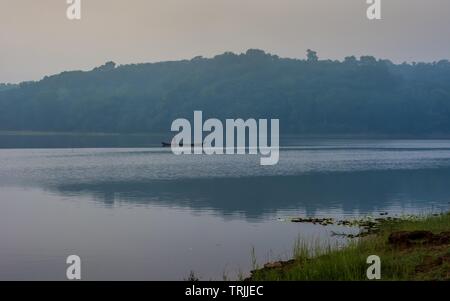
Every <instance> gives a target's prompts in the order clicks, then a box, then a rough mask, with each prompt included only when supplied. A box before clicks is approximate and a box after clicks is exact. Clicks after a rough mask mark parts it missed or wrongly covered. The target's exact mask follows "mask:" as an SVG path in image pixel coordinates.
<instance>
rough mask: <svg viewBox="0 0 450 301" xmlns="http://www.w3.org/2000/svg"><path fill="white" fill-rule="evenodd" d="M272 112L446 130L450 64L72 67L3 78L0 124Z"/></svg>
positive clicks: (198, 62) (227, 58) (91, 128)
mask: <svg viewBox="0 0 450 301" xmlns="http://www.w3.org/2000/svg"><path fill="white" fill-rule="evenodd" d="M194 110H202V111H203V112H204V114H203V115H204V118H219V119H226V118H233V119H236V118H243V119H247V118H278V119H280V127H281V129H280V130H281V133H282V134H283V133H284V134H286V133H296V134H383V135H386V134H387V135H440V134H450V62H448V61H446V60H442V61H439V62H436V63H414V64H400V65H395V64H393V63H391V62H390V61H388V60H377V59H375V58H374V57H371V56H363V57H361V58H358V59H357V58H355V57H347V58H346V59H345V60H344V61H343V62H339V61H331V60H321V59H319V58H318V57H317V55H316V53H315V52H313V51H308V59H306V60H297V59H287V58H279V57H278V56H276V55H271V54H267V53H265V52H264V51H261V50H255V49H252V50H248V51H247V52H246V53H245V54H240V55H237V54H233V53H224V54H222V55H218V56H215V57H214V58H211V59H206V58H202V57H196V58H193V59H192V60H183V61H174V62H161V63H152V64H134V65H123V66H118V67H117V66H116V65H115V64H114V63H113V62H109V63H106V64H105V65H103V66H101V67H98V68H95V69H94V70H92V71H89V72H82V71H71V72H63V73H61V74H58V75H54V76H50V77H45V78H44V79H42V80H41V81H38V82H25V83H21V84H20V85H0V130H12V131H14V130H32V131H64V132H71V131H73V132H123V133H131V132H141V133H143V132H168V131H170V125H171V123H172V121H173V120H174V119H176V118H179V117H183V118H188V119H192V116H193V111H194Z"/></svg>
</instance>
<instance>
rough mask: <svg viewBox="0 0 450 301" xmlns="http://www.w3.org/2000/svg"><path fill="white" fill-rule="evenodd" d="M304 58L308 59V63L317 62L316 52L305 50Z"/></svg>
mask: <svg viewBox="0 0 450 301" xmlns="http://www.w3.org/2000/svg"><path fill="white" fill-rule="evenodd" d="M306 57H307V58H308V62H317V61H318V60H319V57H318V56H317V52H316V51H313V50H311V49H308V50H306Z"/></svg>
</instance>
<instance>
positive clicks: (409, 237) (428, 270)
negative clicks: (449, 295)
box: [250, 214, 450, 281]
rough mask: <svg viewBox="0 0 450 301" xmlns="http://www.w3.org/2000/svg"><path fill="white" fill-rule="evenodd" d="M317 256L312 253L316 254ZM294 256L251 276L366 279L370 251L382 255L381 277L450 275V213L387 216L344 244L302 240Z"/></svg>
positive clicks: (445, 277)
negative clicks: (313, 245) (319, 244)
mask: <svg viewBox="0 0 450 301" xmlns="http://www.w3.org/2000/svg"><path fill="white" fill-rule="evenodd" d="M312 253H313V254H314V255H313V254H312ZM294 255H295V258H294V259H293V260H291V261H289V262H282V263H281V262H278V263H272V264H268V265H266V266H265V267H264V268H262V269H257V270H255V271H253V273H252V277H251V279H250V280H254V281H259V280H263V281H265V280H283V281H284V280H367V278H366V271H367V268H368V267H369V265H368V264H367V263H366V260H367V258H368V256H370V255H378V256H379V257H380V258H381V276H382V280H450V214H443V215H439V216H429V217H423V218H414V219H407V220H385V221H382V222H380V224H379V225H378V229H377V232H376V233H375V234H371V235H368V236H366V237H362V238H359V239H353V240H351V242H350V244H349V245H348V246H346V247H345V248H341V249H336V248H333V247H332V246H329V247H325V248H324V247H317V248H315V249H314V250H313V252H311V247H310V246H309V245H308V244H306V243H302V242H299V243H297V244H296V247H295V251H294Z"/></svg>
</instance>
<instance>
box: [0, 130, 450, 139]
mask: <svg viewBox="0 0 450 301" xmlns="http://www.w3.org/2000/svg"><path fill="white" fill-rule="evenodd" d="M171 134H172V133H171V132H166V133H164V132H148V133H145V132H130V133H125V132H114V133H113V132H64V131H61V132H55V131H30V130H24V131H10V130H3V131H2V130H0V136H170V135H171ZM281 138H282V139H289V138H304V139H367V140H371V139H373V140H377V139H398V140H411V139H420V140H435V139H438V140H439V139H443V140H447V139H450V134H427V135H411V134H294V133H289V134H284V135H281Z"/></svg>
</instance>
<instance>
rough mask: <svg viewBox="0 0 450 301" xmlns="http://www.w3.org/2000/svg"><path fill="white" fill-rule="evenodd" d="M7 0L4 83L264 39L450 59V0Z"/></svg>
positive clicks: (0, 35) (290, 52) (265, 42)
mask: <svg viewBox="0 0 450 301" xmlns="http://www.w3.org/2000/svg"><path fill="white" fill-rule="evenodd" d="M381 1H382V20H376V21H370V20H368V19H367V17H366V9H367V7H368V5H367V4H366V0H81V4H82V9H81V20H79V21H70V20H68V19H67V17H66V9H67V7H68V4H67V3H66V0H39V1H36V0H0V83H2V82H11V83H17V82H21V81H28V80H39V79H41V78H42V77H43V76H45V75H52V74H56V73H59V72H62V71H67V70H90V69H92V68H94V67H95V66H99V65H102V64H104V63H105V62H106V61H110V60H112V61H115V62H116V63H118V64H129V63H143V62H158V61H166V60H179V59H190V58H192V57H195V56H198V55H202V56H205V57H212V56H214V55H217V54H220V53H223V52H225V51H233V52H236V53H241V52H245V51H246V50H247V49H249V48H259V49H263V50H265V51H267V52H270V53H273V54H277V55H279V56H281V57H292V58H304V57H305V54H306V49H308V48H311V49H313V50H316V51H317V52H318V54H319V57H320V58H326V59H328V58H329V59H343V58H344V57H345V56H348V55H356V56H361V55H374V56H376V57H378V58H386V59H391V60H392V61H394V62H398V63H401V62H403V61H408V62H412V61H427V62H429V61H435V60H440V59H450V1H449V0H381Z"/></svg>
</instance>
